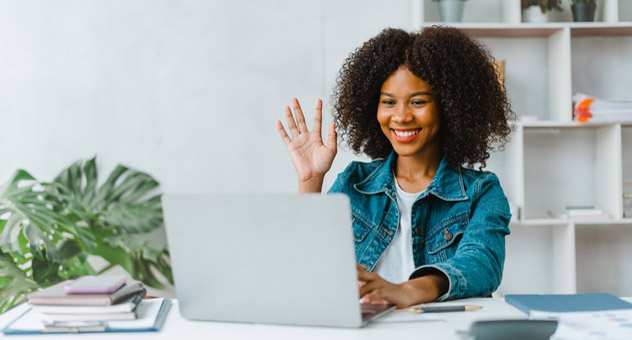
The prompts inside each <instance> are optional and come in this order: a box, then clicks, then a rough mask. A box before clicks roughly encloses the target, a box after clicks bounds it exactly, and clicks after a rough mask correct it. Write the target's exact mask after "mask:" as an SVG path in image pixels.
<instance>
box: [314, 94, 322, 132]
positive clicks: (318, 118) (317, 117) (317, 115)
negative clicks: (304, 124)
mask: <svg viewBox="0 0 632 340" xmlns="http://www.w3.org/2000/svg"><path fill="white" fill-rule="evenodd" d="M322 125H323V101H322V100H320V98H319V99H318V100H317V101H316V108H315V109H314V125H313V126H312V131H314V132H317V133H318V134H319V135H320V131H321V127H322Z"/></svg>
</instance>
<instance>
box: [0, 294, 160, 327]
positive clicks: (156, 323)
mask: <svg viewBox="0 0 632 340" xmlns="http://www.w3.org/2000/svg"><path fill="white" fill-rule="evenodd" d="M158 300H162V301H160V307H159V309H158V313H157V314H156V315H155V316H153V317H152V318H153V325H152V326H151V327H149V328H145V327H140V328H138V327H134V326H131V327H130V326H128V327H125V328H111V327H108V326H107V323H106V326H105V327H103V328H102V329H93V327H66V329H56V330H54V331H48V330H46V329H37V330H36V329H27V330H25V329H14V328H12V325H13V324H15V323H16V322H17V321H18V320H19V319H20V318H23V317H25V316H26V315H27V314H28V313H30V312H31V311H32V310H31V309H30V308H29V309H27V310H26V312H24V313H23V314H22V315H20V316H18V317H17V318H16V319H15V320H13V322H11V323H9V325H7V326H6V327H5V328H4V329H3V330H2V332H3V333H4V334H5V335H23V334H58V333H103V332H157V331H159V330H160V328H161V327H162V325H163V323H164V321H165V318H166V316H167V312H168V311H169V307H170V306H171V300H169V299H164V298H161V299H156V301H158ZM134 321H136V320H129V321H125V322H129V323H130V324H132V325H133V323H134ZM61 328H63V327H61ZM94 328H98V327H94Z"/></svg>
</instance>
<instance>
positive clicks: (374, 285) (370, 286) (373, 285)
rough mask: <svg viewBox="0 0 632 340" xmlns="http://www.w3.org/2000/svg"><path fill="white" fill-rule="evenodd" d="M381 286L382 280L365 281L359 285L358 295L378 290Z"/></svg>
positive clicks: (361, 295) (382, 284)
mask: <svg viewBox="0 0 632 340" xmlns="http://www.w3.org/2000/svg"><path fill="white" fill-rule="evenodd" d="M383 286H384V282H380V281H371V282H367V283H366V284H365V285H363V286H362V287H360V297H363V296H365V295H367V294H369V293H371V292H373V291H375V290H379V289H380V288H381V287H383Z"/></svg>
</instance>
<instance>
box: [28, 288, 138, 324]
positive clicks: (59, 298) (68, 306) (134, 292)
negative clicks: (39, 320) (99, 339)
mask: <svg viewBox="0 0 632 340" xmlns="http://www.w3.org/2000/svg"><path fill="white" fill-rule="evenodd" d="M93 278H94V280H95V281H97V280H99V278H98V277H93ZM107 279H110V280H112V279H111V277H110V278H105V280H107ZM101 280H104V278H101ZM114 280H118V281H117V282H121V283H122V284H118V283H117V284H116V285H114V286H111V287H113V288H112V289H111V290H112V291H111V292H110V291H103V290H101V291H103V292H100V293H97V292H96V291H95V290H90V289H83V290H82V289H81V286H78V285H76V283H77V282H75V281H74V280H71V281H65V282H61V283H59V284H56V285H54V286H51V287H48V288H46V289H44V290H41V291H39V292H35V293H33V294H30V295H29V297H28V298H29V303H30V304H31V305H32V306H33V308H32V309H33V311H36V312H39V313H41V314H42V315H43V316H44V322H45V326H47V327H64V326H65V325H66V324H68V323H73V322H77V321H115V320H133V319H136V317H137V314H136V307H137V306H138V304H139V303H140V302H141V301H142V300H143V298H144V297H145V294H146V290H145V288H144V287H143V285H142V284H141V283H140V282H135V281H133V282H129V283H125V277H124V276H122V277H121V278H118V277H115V278H114ZM84 287H87V286H84Z"/></svg>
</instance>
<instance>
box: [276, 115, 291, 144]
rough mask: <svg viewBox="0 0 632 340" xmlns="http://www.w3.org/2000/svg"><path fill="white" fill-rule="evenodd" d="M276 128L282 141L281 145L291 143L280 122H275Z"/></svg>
mask: <svg viewBox="0 0 632 340" xmlns="http://www.w3.org/2000/svg"><path fill="white" fill-rule="evenodd" d="M276 126H277V130H279V135H281V139H283V143H285V145H288V144H290V143H292V139H291V138H290V136H288V135H287V132H286V131H285V128H284V127H283V123H281V121H280V120H277V121H276Z"/></svg>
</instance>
